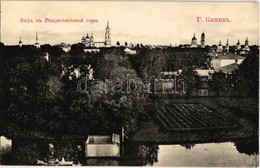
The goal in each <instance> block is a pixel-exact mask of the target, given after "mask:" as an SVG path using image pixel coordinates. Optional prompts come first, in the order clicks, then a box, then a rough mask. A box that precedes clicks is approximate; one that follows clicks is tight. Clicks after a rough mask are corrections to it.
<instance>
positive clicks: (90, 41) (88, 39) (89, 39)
mask: <svg viewBox="0 0 260 168" xmlns="http://www.w3.org/2000/svg"><path fill="white" fill-rule="evenodd" d="M81 43H82V44H84V45H85V46H86V47H111V33H110V27H109V22H107V27H106V30H105V41H102V42H96V41H94V37H93V33H91V35H90V36H89V35H88V34H87V35H86V36H83V37H82V39H81Z"/></svg>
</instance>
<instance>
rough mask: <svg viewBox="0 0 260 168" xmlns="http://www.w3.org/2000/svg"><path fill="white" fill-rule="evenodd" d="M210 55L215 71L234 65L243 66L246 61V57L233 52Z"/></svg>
mask: <svg viewBox="0 0 260 168" xmlns="http://www.w3.org/2000/svg"><path fill="white" fill-rule="evenodd" d="M208 55H209V56H210V58H211V66H212V68H214V69H218V68H220V67H223V66H227V65H230V64H234V63H236V64H241V63H242V62H243V61H244V59H245V57H242V56H240V55H236V54H234V53H231V52H210V53H209V54H208Z"/></svg>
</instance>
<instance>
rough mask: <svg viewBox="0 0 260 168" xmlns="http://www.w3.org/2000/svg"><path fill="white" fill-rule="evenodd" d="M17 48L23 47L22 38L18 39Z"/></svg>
mask: <svg viewBox="0 0 260 168" xmlns="http://www.w3.org/2000/svg"><path fill="white" fill-rule="evenodd" d="M19 46H20V47H22V46H23V42H22V38H21V37H20V41H19Z"/></svg>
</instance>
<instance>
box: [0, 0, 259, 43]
mask: <svg viewBox="0 0 260 168" xmlns="http://www.w3.org/2000/svg"><path fill="white" fill-rule="evenodd" d="M197 17H201V18H202V19H204V22H197ZM205 17H211V18H228V19H229V20H230V21H231V22H205ZM21 18H23V19H32V20H33V21H34V22H33V23H25V22H21V21H20V20H21ZM45 18H50V19H80V18H83V19H84V20H86V19H97V20H98V22H96V23H93V24H91V23H87V22H84V23H45V22H44V19H45ZM36 19H41V20H42V21H43V22H42V23H36V22H35V20H36ZM107 21H109V25H110V28H111V40H112V44H113V45H115V44H116V42H117V41H119V42H120V43H121V44H124V43H125V41H127V42H128V43H133V44H136V43H143V44H157V45H170V44H172V45H175V44H177V45H179V44H190V43H191V38H192V37H193V34H194V33H195V35H196V37H197V39H198V42H199V41H200V35H201V33H202V32H203V31H204V33H205V35H206V45H212V44H218V43H219V41H220V40H221V42H222V44H225V43H226V41H227V38H228V40H229V44H230V45H232V44H235V43H237V41H238V39H240V43H244V41H245V39H246V37H248V40H249V44H250V45H254V44H259V5H258V3H257V2H237V3H235V2H141V1H136V2H125V1H120V2H115V1H107V2H105V1H104V2H102V1H97V2H91V1H1V42H3V43H4V44H6V45H16V44H18V41H19V38H20V37H21V38H22V41H23V43H24V44H34V43H35V34H36V32H38V36H39V43H40V44H47V43H48V44H52V45H54V44H58V43H61V42H65V43H70V44H73V43H78V42H80V41H81V38H82V36H84V35H86V34H87V33H89V34H91V33H93V35H94V41H104V38H105V28H106V24H107Z"/></svg>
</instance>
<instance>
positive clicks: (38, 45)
mask: <svg viewBox="0 0 260 168" xmlns="http://www.w3.org/2000/svg"><path fill="white" fill-rule="evenodd" d="M34 46H35V47H36V48H37V49H39V48H41V45H40V43H39V42H38V33H37V32H36V42H35V44H34Z"/></svg>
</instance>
